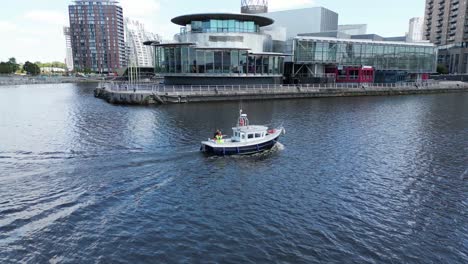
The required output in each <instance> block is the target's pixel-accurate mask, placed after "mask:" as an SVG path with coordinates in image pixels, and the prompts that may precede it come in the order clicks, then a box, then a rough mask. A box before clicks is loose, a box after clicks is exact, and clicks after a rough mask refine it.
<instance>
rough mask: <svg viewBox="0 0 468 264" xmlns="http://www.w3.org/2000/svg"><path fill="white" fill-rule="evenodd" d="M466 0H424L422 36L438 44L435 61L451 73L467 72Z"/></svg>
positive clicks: (467, 26)
mask: <svg viewBox="0 0 468 264" xmlns="http://www.w3.org/2000/svg"><path fill="white" fill-rule="evenodd" d="M467 7H468V6H467V1H460V0H426V11H425V18H424V37H425V39H426V40H429V41H430V42H432V43H434V44H436V45H437V46H439V56H438V63H439V64H442V65H445V66H446V67H447V68H448V70H449V72H450V73H467V72H468V48H467V43H468V23H466V19H467V18H468V17H467Z"/></svg>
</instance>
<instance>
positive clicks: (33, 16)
mask: <svg viewBox="0 0 468 264" xmlns="http://www.w3.org/2000/svg"><path fill="white" fill-rule="evenodd" d="M23 17H24V18H25V19H28V20H31V21H35V22H40V23H48V24H60V25H63V24H67V21H68V18H67V16H66V14H65V13H63V12H58V11H52V10H32V11H29V12H27V13H25V14H24V15H23Z"/></svg>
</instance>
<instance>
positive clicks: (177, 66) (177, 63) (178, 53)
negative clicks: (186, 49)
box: [174, 47, 182, 73]
mask: <svg viewBox="0 0 468 264" xmlns="http://www.w3.org/2000/svg"><path fill="white" fill-rule="evenodd" d="M174 53H175V72H176V73H181V72H182V60H181V48H180V47H176V48H174Z"/></svg>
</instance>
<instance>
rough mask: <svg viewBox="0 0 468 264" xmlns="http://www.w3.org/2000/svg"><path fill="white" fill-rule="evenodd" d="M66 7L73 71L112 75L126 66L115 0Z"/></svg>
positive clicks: (80, 1) (77, 0)
mask: <svg viewBox="0 0 468 264" xmlns="http://www.w3.org/2000/svg"><path fill="white" fill-rule="evenodd" d="M73 2H74V4H72V5H70V6H69V7H68V10H69V15H70V35H71V43H72V50H73V64H74V67H75V69H79V70H84V69H90V70H91V71H93V72H99V73H113V72H115V71H116V70H117V69H118V68H121V67H125V66H126V62H127V59H126V48H125V35H124V21H123V11H122V7H120V6H119V5H118V4H119V2H118V1H116V0H93V1H89V0H74V1H73Z"/></svg>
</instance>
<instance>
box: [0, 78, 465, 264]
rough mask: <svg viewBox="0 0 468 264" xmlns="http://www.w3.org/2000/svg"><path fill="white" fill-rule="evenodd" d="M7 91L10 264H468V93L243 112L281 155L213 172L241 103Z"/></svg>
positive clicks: (5, 220) (1, 147)
mask: <svg viewBox="0 0 468 264" xmlns="http://www.w3.org/2000/svg"><path fill="white" fill-rule="evenodd" d="M93 88H94V87H93V85H75V84H63V85H38V86H15V87H1V88H0V263H18V262H23V263H125V262H126V263H141V262H151V263H193V262H195V263H467V262H468V94H467V93H464V94H442V95H418V96H401V97H397V96H396V97H359V98H322V99H306V100H282V101H265V102H243V103H242V106H243V109H244V111H245V112H246V113H248V114H249V117H250V121H251V123H253V124H269V125H272V126H278V125H283V126H284V127H285V128H286V131H287V133H286V135H285V136H284V137H283V138H282V139H281V142H282V145H279V146H277V147H275V149H274V150H272V151H271V152H268V153H265V154H261V155H256V156H248V157H229V158H224V157H205V156H203V155H202V154H200V153H199V151H198V150H199V142H200V141H201V140H205V139H206V138H208V137H210V136H211V135H212V134H213V131H214V130H215V129H217V128H219V129H222V130H223V131H224V132H225V133H228V134H229V133H230V127H231V126H232V125H233V124H234V123H235V120H236V117H237V115H238V109H239V105H240V103H239V102H234V103H222V104H221V103H209V104H184V105H168V106H163V107H128V106H115V105H110V104H107V103H106V102H104V101H102V100H99V99H95V98H94V97H93Z"/></svg>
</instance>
